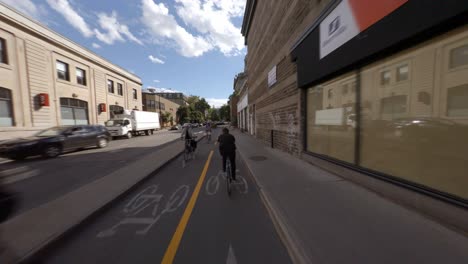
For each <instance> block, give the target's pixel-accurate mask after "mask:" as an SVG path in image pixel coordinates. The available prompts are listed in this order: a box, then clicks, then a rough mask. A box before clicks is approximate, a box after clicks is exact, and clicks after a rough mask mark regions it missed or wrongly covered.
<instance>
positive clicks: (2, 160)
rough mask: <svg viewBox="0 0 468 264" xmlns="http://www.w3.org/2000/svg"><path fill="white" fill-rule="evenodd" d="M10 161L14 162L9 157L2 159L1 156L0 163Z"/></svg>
mask: <svg viewBox="0 0 468 264" xmlns="http://www.w3.org/2000/svg"><path fill="white" fill-rule="evenodd" d="M8 162H12V160H9V159H1V158H0V164H5V163H8Z"/></svg>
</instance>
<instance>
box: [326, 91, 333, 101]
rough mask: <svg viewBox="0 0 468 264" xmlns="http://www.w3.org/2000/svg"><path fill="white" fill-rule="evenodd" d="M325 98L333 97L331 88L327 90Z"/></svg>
mask: <svg viewBox="0 0 468 264" xmlns="http://www.w3.org/2000/svg"><path fill="white" fill-rule="evenodd" d="M327 98H328V99H332V98H333V89H330V90H328V92H327Z"/></svg>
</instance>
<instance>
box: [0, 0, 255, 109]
mask: <svg viewBox="0 0 468 264" xmlns="http://www.w3.org/2000/svg"><path fill="white" fill-rule="evenodd" d="M0 2H4V3H6V4H8V5H10V6H12V7H14V8H16V9H17V10H19V11H20V12H22V13H25V14H27V15H29V16H30V17H32V18H34V19H36V20H38V21H39V22H41V23H43V24H44V25H46V26H48V27H49V28H51V29H52V30H54V31H56V32H58V33H60V34H62V35H64V36H65V37H67V38H69V39H71V40H73V41H74V42H76V43H78V44H80V45H82V46H84V47H86V48H88V49H90V50H92V51H93V52H95V53H97V54H98V55H100V56H102V57H104V58H106V59H108V60H109V61H111V62H112V63H115V64H117V65H120V66H121V67H123V68H125V69H127V70H129V71H131V72H134V73H135V74H136V75H138V76H140V77H141V79H142V81H143V88H147V87H157V88H166V89H172V90H175V91H182V92H184V93H186V94H189V95H199V96H202V97H204V98H206V99H207V100H208V101H209V102H210V104H212V105H216V106H220V105H221V104H222V103H223V102H225V101H226V99H227V98H228V96H229V95H230V94H231V93H232V86H233V78H234V76H235V75H236V74H237V73H239V72H241V71H242V70H243V68H244V56H245V52H246V49H245V47H244V39H243V37H242V35H241V33H240V27H241V25H242V16H243V13H244V8H245V2H246V1H245V0H0Z"/></svg>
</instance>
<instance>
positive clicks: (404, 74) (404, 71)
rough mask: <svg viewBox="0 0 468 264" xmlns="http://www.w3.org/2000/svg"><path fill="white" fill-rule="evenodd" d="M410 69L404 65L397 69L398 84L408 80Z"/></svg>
mask: <svg viewBox="0 0 468 264" xmlns="http://www.w3.org/2000/svg"><path fill="white" fill-rule="evenodd" d="M408 77H409V68H408V65H403V66H400V67H398V68H397V82H402V81H406V80H408Z"/></svg>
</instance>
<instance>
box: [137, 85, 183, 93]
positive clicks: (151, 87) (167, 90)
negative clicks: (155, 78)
mask: <svg viewBox="0 0 468 264" xmlns="http://www.w3.org/2000/svg"><path fill="white" fill-rule="evenodd" d="M149 89H154V90H155V92H156V93H183V92H181V91H177V90H174V89H172V88H160V87H153V86H148V87H147V88H146V89H145V91H149Z"/></svg>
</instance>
